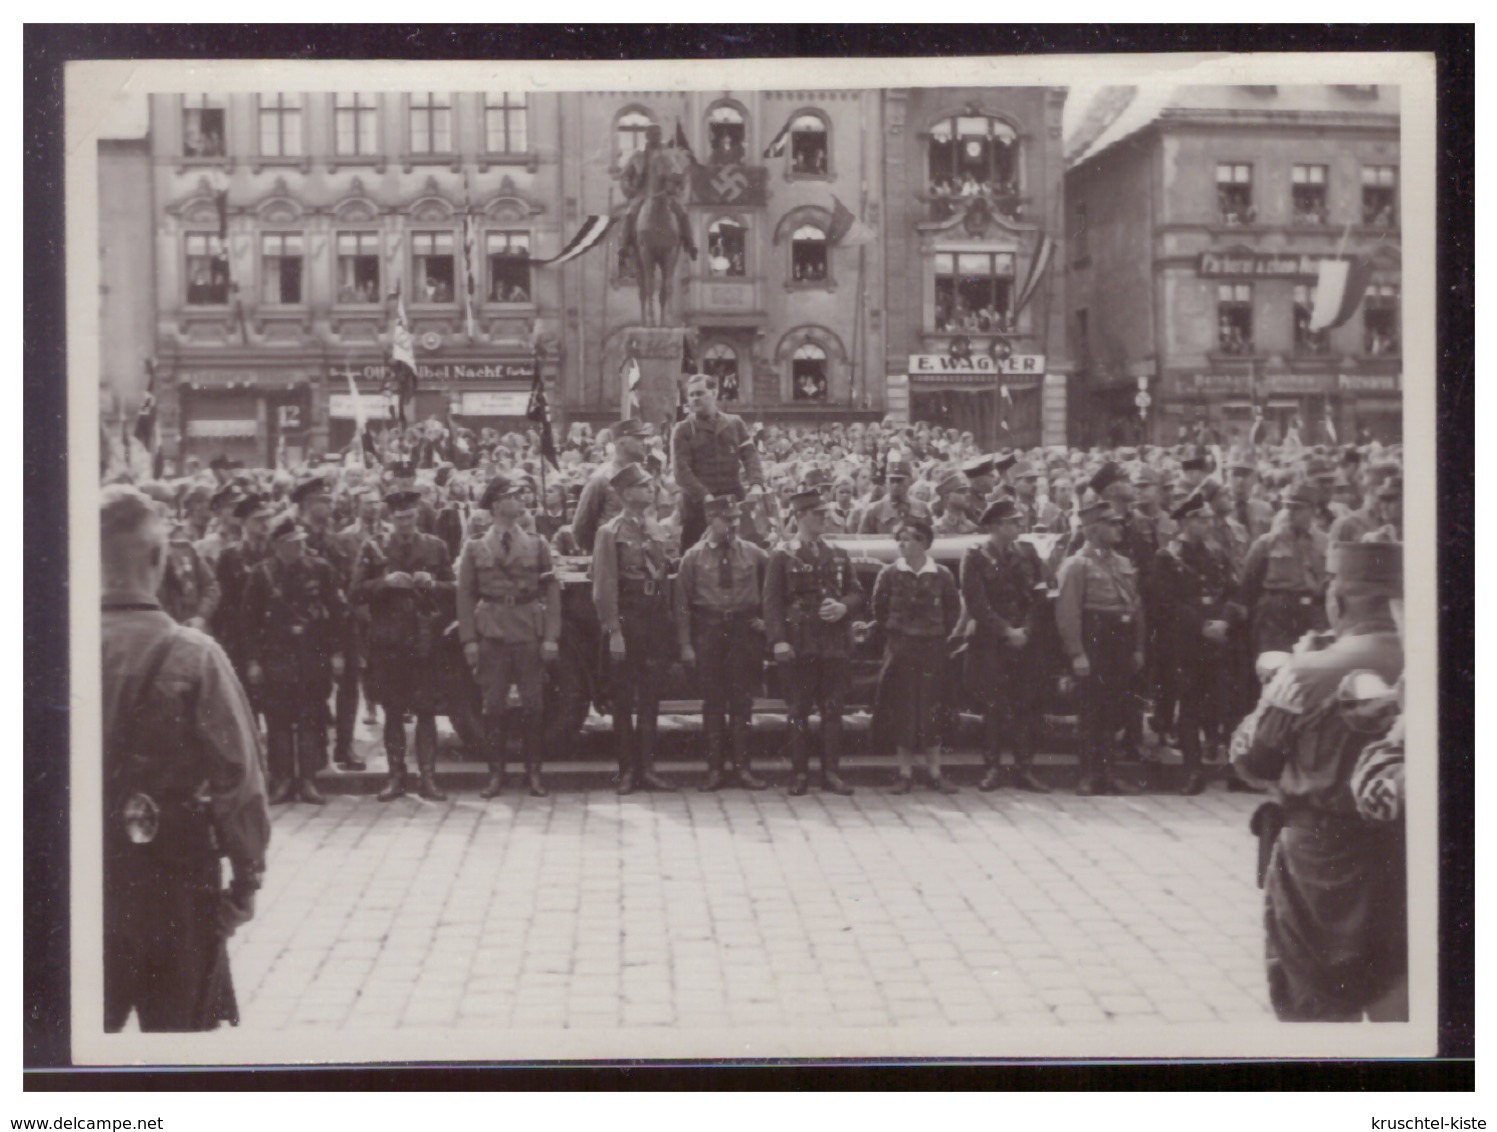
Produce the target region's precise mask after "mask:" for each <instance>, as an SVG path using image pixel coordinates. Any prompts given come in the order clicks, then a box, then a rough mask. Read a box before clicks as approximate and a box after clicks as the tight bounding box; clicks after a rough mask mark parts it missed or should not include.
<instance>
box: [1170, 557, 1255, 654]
mask: <svg viewBox="0 0 1497 1132" xmlns="http://www.w3.org/2000/svg"><path fill="white" fill-rule="evenodd" d="M1154 593H1155V599H1156V607H1157V609H1158V616H1159V618H1160V624H1159V625H1158V626H1157V628H1158V629H1159V630H1161V631H1163V632H1165V633H1168V634H1169V635H1170V638H1171V640H1172V641H1173V642H1174V643H1175V645H1176V646H1177V647H1178V648H1180V649H1182V650H1184V649H1191V648H1199V647H1200V646H1201V645H1202V643H1203V642H1204V641H1205V638H1204V637H1203V636H1202V635H1201V631H1202V627H1203V626H1204V625H1205V623H1206V622H1207V621H1229V622H1234V623H1235V622H1239V621H1241V620H1242V619H1243V618H1244V616H1245V615H1246V610H1244V608H1243V607H1242V605H1241V604H1240V601H1239V598H1240V594H1239V593H1238V586H1237V574H1236V571H1235V570H1234V569H1233V567H1232V560H1231V559H1230V558H1229V557H1227V555H1226V553H1225V552H1223V551H1221V550H1219V549H1217V548H1216V547H1214V546H1212V545H1211V544H1210V543H1209V542H1202V543H1200V544H1199V545H1197V544H1196V543H1193V542H1187V541H1186V540H1184V539H1177V540H1176V541H1175V542H1174V543H1172V544H1171V545H1170V546H1168V547H1166V548H1165V549H1164V550H1161V551H1160V552H1159V559H1158V561H1157V563H1156V564H1155V567H1154Z"/></svg>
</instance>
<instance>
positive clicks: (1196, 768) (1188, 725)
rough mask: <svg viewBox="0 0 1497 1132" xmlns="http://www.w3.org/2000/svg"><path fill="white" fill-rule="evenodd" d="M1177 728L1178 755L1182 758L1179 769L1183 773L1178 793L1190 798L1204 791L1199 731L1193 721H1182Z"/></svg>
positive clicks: (1204, 778)
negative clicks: (1178, 728) (1178, 735)
mask: <svg viewBox="0 0 1497 1132" xmlns="http://www.w3.org/2000/svg"><path fill="white" fill-rule="evenodd" d="M1179 726H1180V753H1181V755H1183V756H1184V762H1183V764H1182V766H1181V769H1182V770H1183V771H1184V772H1185V778H1184V781H1183V782H1181V784H1180V793H1181V794H1183V795H1185V796H1186V797H1190V796H1191V795H1194V794H1199V793H1201V792H1202V791H1203V790H1205V789H1206V776H1205V774H1203V773H1202V771H1201V731H1200V728H1199V727H1197V726H1196V724H1195V721H1194V720H1188V719H1182V720H1181V721H1180V724H1179Z"/></svg>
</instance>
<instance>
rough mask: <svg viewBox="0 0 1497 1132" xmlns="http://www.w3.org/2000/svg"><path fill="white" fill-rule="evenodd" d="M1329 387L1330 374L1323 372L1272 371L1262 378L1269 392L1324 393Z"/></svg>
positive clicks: (1264, 386)
mask: <svg viewBox="0 0 1497 1132" xmlns="http://www.w3.org/2000/svg"><path fill="white" fill-rule="evenodd" d="M1329 387H1330V375H1328V374H1323V373H1272V374H1269V375H1268V376H1267V377H1265V378H1264V379H1263V388H1264V389H1266V390H1267V391H1268V392H1269V393H1324V392H1326V391H1327V389H1328V388H1329Z"/></svg>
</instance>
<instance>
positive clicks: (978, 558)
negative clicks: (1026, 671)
mask: <svg viewBox="0 0 1497 1132" xmlns="http://www.w3.org/2000/svg"><path fill="white" fill-rule="evenodd" d="M961 587H962V598H963V600H964V601H965V602H966V606H967V613H968V614H969V615H970V616H971V618H972V621H973V624H974V625H975V631H974V635H973V642H972V643H973V644H974V645H978V646H983V645H987V646H992V645H998V644H1006V643H1007V639H1006V634H1007V632H1008V630H1010V629H1024V630H1029V629H1030V628H1032V627H1033V622H1034V616H1035V612H1036V611H1037V610H1038V609H1039V607H1040V603H1041V597H1042V594H1043V591H1044V588H1045V570H1044V567H1043V566H1042V565H1041V564H1040V559H1039V555H1038V554H1037V553H1036V552H1035V549H1034V548H1033V547H1032V546H1030V545H1029V544H1028V543H1022V542H1016V543H1014V544H1013V545H1012V546H1008V547H1005V548H1004V549H1002V550H995V549H993V544H992V543H991V542H986V543H983V544H982V545H981V546H974V547H971V548H969V549H968V551H967V553H966V554H964V555H963V556H962V576H961Z"/></svg>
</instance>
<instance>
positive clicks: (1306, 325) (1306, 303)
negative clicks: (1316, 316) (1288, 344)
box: [1294, 283, 1331, 354]
mask: <svg viewBox="0 0 1497 1132" xmlns="http://www.w3.org/2000/svg"><path fill="white" fill-rule="evenodd" d="M1314 312H1315V287H1314V285H1313V284H1310V283H1297V284H1295V287H1294V351H1295V353H1297V354H1324V353H1325V352H1326V351H1327V350H1329V349H1330V348H1331V347H1330V341H1329V338H1328V336H1327V334H1326V332H1325V331H1324V330H1316V331H1311V329H1310V315H1311V314H1313V313H1314Z"/></svg>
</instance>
